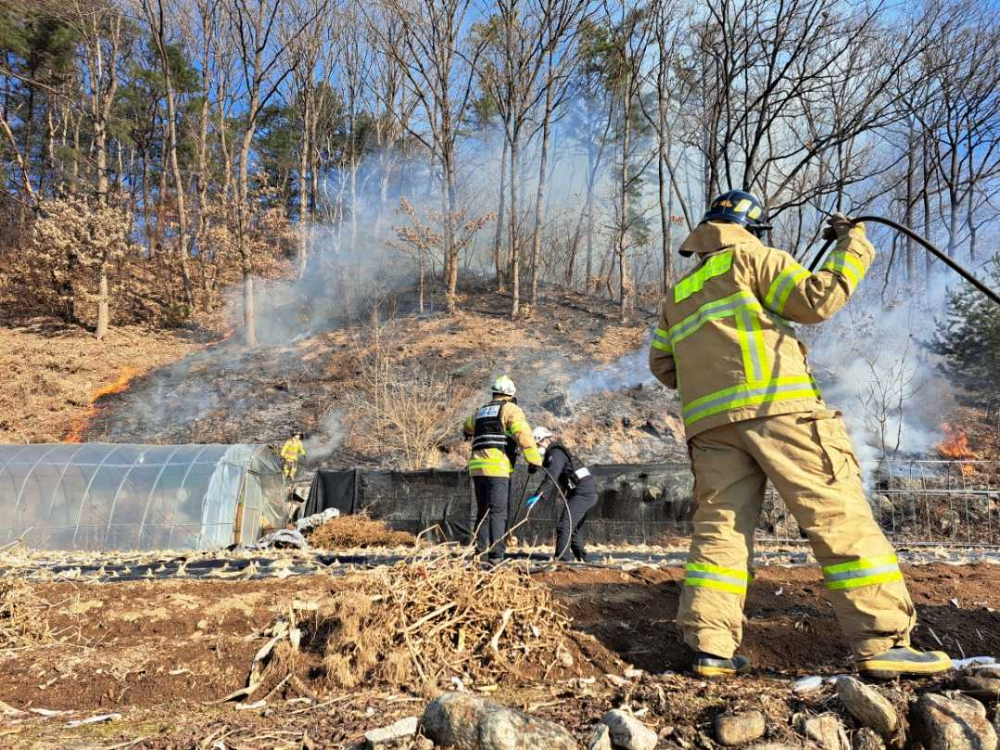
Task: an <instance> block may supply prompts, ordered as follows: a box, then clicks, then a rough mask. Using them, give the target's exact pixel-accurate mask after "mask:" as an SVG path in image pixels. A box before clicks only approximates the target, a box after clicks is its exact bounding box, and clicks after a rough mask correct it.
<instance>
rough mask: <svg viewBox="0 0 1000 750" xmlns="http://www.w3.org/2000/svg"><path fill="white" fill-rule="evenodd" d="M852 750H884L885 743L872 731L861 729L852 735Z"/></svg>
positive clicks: (866, 728) (865, 728)
mask: <svg viewBox="0 0 1000 750" xmlns="http://www.w3.org/2000/svg"><path fill="white" fill-rule="evenodd" d="M852 750H885V741H884V740H883V739H882V738H881V737H880V736H879V735H878V733H877V732H875V731H874V730H872V729H869V728H868V727H861V729H859V730H858V731H857V732H855V733H854V744H853V745H852Z"/></svg>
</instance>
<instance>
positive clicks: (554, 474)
mask: <svg viewBox="0 0 1000 750" xmlns="http://www.w3.org/2000/svg"><path fill="white" fill-rule="evenodd" d="M532 437H534V438H535V442H536V443H538V447H539V448H540V449H541V450H542V451H543V452H544V454H545V460H544V462H543V464H542V470H543V471H544V472H545V477H544V478H543V479H542V483H541V484H540V485H539V487H538V490H537V491H536V492H535V494H534V495H533V496H532V497H529V498H528V501H527V506H528V509H529V510H530V509H531V508H533V507H534V506H535V504H536V503H538V501H539V500H541V499H543V498H546V497H548V498H550V499H551V500H552V501H553V502H555V503H556V507H557V508H560V509H561V511H560V513H559V520H558V522H557V523H556V554H555V559H556V560H562V561H564V562H572V561H573V560H574V559H576V560H578V561H580V562H585V561H586V559H587V553H586V551H585V550H584V548H583V522H584V521H585V520H586V519H587V513H589V512H590V511H591V509H593V507H594V506H595V505H597V483H596V482H595V481H594V477H592V476H591V475H590V469H588V468H587V467H586V466H584V465H583V464H582V463H581V462H580V461H579V460H578V459H577V458H576V457H575V456H574V455H573V454H572V453H570V452H569V449H568V448H567V447H566V446H565V445H563V444H562V443H561V442H559V441H558V440H557V439H556V438H555V436H553V434H552V433H551V432H549V431H548V430H547V429H545V428H544V427H536V428H535V430H534V432H533V433H532Z"/></svg>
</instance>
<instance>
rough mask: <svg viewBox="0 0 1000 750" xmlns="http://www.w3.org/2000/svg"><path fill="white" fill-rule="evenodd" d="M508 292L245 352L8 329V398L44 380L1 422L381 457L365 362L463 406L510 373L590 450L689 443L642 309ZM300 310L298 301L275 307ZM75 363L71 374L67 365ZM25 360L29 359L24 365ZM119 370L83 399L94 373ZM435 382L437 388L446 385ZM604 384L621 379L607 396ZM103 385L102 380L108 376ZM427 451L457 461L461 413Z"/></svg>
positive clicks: (323, 457)
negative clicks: (14, 374) (519, 310)
mask: <svg viewBox="0 0 1000 750" xmlns="http://www.w3.org/2000/svg"><path fill="white" fill-rule="evenodd" d="M509 304H510V300H509V297H506V296H504V295H501V294H496V293H492V292H489V291H487V290H486V289H484V288H473V289H469V290H468V291H467V292H466V293H465V294H464V296H463V298H462V299H461V300H460V302H459V311H458V312H457V313H455V314H453V315H447V314H444V313H439V312H435V313H425V314H418V313H416V312H400V311H405V310H413V309H415V307H416V302H415V300H414V299H413V298H412V297H411V296H410V295H408V294H402V295H398V296H396V297H394V298H393V299H391V300H390V301H389V302H388V303H386V304H385V305H383V309H382V310H381V311H380V314H379V316H378V322H377V324H376V323H373V322H372V318H371V317H370V316H366V317H365V318H364V319H360V320H359V319H354V320H349V321H346V322H341V323H338V324H337V325H336V326H333V325H331V326H329V327H328V328H327V329H326V330H313V331H306V332H296V331H294V330H289V332H288V335H287V336H285V337H279V340H280V339H281V338H284V341H285V342H284V343H281V344H278V345H271V346H262V347H260V348H257V349H254V350H247V349H246V348H244V347H242V346H241V345H240V344H239V342H238V340H237V339H238V336H235V335H234V336H232V337H230V338H225V339H222V340H217V341H215V342H214V343H197V342H195V341H192V340H189V339H188V338H185V337H182V336H179V335H174V334H162V335H154V334H152V333H150V332H145V331H138V330H130V329H125V330H119V331H116V332H115V333H114V334H113V336H112V338H111V340H110V341H108V342H106V343H105V344H104V345H101V344H98V343H97V342H95V341H93V340H91V339H90V338H89V337H87V335H86V334H85V333H84V332H65V331H64V332H61V333H59V334H58V335H56V336H54V337H53V338H51V339H49V338H44V337H43V334H41V333H36V332H31V331H28V330H26V329H13V330H8V331H6V332H4V335H5V336H6V337H7V340H8V341H10V342H11V345H12V346H13V347H14V351H15V352H17V353H15V354H14V355H12V356H10V357H8V358H5V360H4V362H5V364H4V367H5V368H8V369H10V368H14V367H19V368H21V369H26V370H27V371H29V375H28V376H27V379H25V378H24V377H22V379H21V381H19V382H20V385H18V386H17V387H15V388H11V387H8V386H7V385H5V386H3V394H2V398H4V399H6V400H7V402H14V401H17V400H18V399H22V400H24V393H25V392H27V391H28V390H30V385H28V384H30V383H31V382H33V380H32V379H33V378H34V379H38V378H41V379H42V381H44V382H45V383H49V384H51V383H53V382H55V383H59V388H58V389H57V390H52V387H51V385H50V386H47V387H46V388H47V390H45V389H43V390H45V393H46V394H47V395H46V396H45V397H44V399H43V400H42V401H39V400H38V399H28V401H30V403H25V404H24V408H23V410H22V413H21V414H20V416H18V417H17V418H16V420H15V422H16V423H17V424H26V423H32V422H33V421H35V420H36V419H37V416H38V415H39V414H41V413H45V414H46V415H47V416H46V420H45V425H46V427H45V429H37V430H31V431H23V430H22V431H18V432H13V431H11V430H10V428H6V429H7V432H5V433H3V434H2V435H0V439H2V440H6V441H8V442H20V441H23V440H27V441H33V442H37V441H41V440H54V439H60V438H65V437H66V436H67V435H68V434H70V433H71V432H73V431H74V424H75V423H76V422H78V421H79V420H80V419H81V418H83V420H84V424H85V425H86V427H85V429H83V430H81V431H80V432H81V435H80V437H82V438H83V439H86V440H92V441H108V442H136V443H182V442H223V443H233V442H267V443H273V444H275V443H280V442H281V441H282V440H284V438H285V437H286V436H287V434H288V432H289V431H290V430H292V429H302V430H304V431H305V432H306V433H307V436H309V437H310V440H309V441H308V442H307V447H308V448H310V453H311V456H310V461H309V462H307V464H306V468H309V467H310V466H314V465H317V464H322V465H334V466H337V465H355V464H359V463H360V464H366V465H385V464H386V463H387V461H386V457H385V456H384V455H380V454H379V450H378V448H377V446H373V444H372V440H371V439H368V438H370V436H366V435H365V434H363V430H362V429H361V422H360V421H359V418H358V410H359V408H360V409H363V408H365V407H367V406H370V404H366V399H367V400H370V398H371V395H372V392H371V386H372V378H373V368H375V367H376V366H379V367H383V366H384V367H387V368H391V369H392V371H393V372H394V373H395V376H394V377H396V378H403V379H406V378H408V377H411V376H412V377H413V378H415V379H418V380H420V382H424V381H429V382H428V385H429V387H430V390H427V389H426V388H425V390H424V392H426V393H432V392H433V393H432V395H431V396H429V397H428V398H435V399H436V398H444V400H446V401H449V402H451V403H450V404H448V408H450V409H453V411H454V414H455V415H456V417H457V415H459V414H464V413H466V412H467V411H469V410H471V409H473V408H475V406H477V405H478V404H479V403H481V402H482V401H483V400H484V399H485V398H487V397H488V393H487V390H486V389H487V387H488V383H489V381H490V380H491V379H492V377H494V376H495V375H496V374H499V373H506V374H508V375H510V376H511V377H513V378H514V379H515V380H516V381H517V383H518V386H519V389H520V390H519V402H520V404H521V405H522V406H523V407H524V409H525V411H526V412H527V414H528V417H529V420H531V421H532V423H533V424H544V425H546V426H548V427H550V428H553V429H557V430H559V431H560V432H562V433H563V435H564V437H565V439H566V440H567V442H568V443H569V444H571V445H576V446H577V447H578V448H579V449H580V451H581V452H582V454H583V455H584V456H585V457H586V459H587V460H589V461H592V462H611V461H648V460H654V459H664V458H671V457H680V456H683V455H684V450H683V446H682V438H681V437H680V434H681V424H680V421H679V420H678V418H677V404H676V400H675V398H674V396H673V395H672V394H671V393H670V392H669V391H667V390H666V389H663V388H661V387H659V386H658V385H656V386H651V384H650V377H649V374H648V370H647V368H646V353H645V347H646V344H645V337H646V335H647V331H648V329H649V325H650V323H651V322H652V318H651V317H649V316H648V315H645V314H641V315H640V316H639V317H638V318H637V320H636V321H635V322H634V324H633V325H622V324H620V323H619V322H618V320H617V307H616V306H615V305H614V304H613V303H610V302H608V301H606V300H601V299H598V298H592V297H587V296H585V295H580V294H576V293H572V292H563V291H551V292H549V293H547V294H546V295H545V298H544V300H543V301H542V303H541V304H540V305H539V306H538V307H537V308H536V309H535V310H534V313H533V315H532V317H531V318H528V319H524V320H518V321H513V320H511V319H510V318H509V317H508V316H507V309H508V307H509ZM278 317H280V318H282V319H283V320H291V321H294V320H296V319H297V315H296V311H295V310H286V309H282V310H280V311H277V313H275V315H274V318H278ZM65 361H69V362H71V363H72V364H71V365H70V367H72V368H76V370H77V371H78V372H79V373H80V375H79V376H77V377H76V378H75V379H72V380H70V381H65V382H63V381H64V380H65V379H64V378H63V373H64V370H65V369H66V368H65V367H64V366H63V362H65ZM27 362H30V363H32V364H31V365H30V366H28V365H23V364H18V363H27ZM119 379H120V380H122V381H123V382H122V384H121V385H122V386H123V389H122V390H121V391H120V392H107V393H105V394H104V395H101V397H100V398H99V399H98V400H97V401H96V402H95V403H94V405H93V407H91V406H90V398H89V397H90V396H92V395H94V394H95V392H98V391H95V389H100V388H101V386H107V385H109V384H114V383H115V381H117V380H119ZM441 389H444V390H443V391H442V390H441ZM605 389H611V390H614V391H615V395H614V397H612V398H609V397H608V394H607V392H605ZM107 390H109V391H110V390H111V389H110V388H109V389H107ZM442 443H443V446H442V448H441V449H440V450H438V451H436V452H435V453H434V454H433V455H430V456H428V459H427V461H426V465H428V466H443V467H447V466H454V467H458V466H461V465H463V464H464V461H465V456H466V455H467V444H466V443H464V441H462V440H461V437H460V434H459V424H458V419H456V420H455V423H454V427H453V429H450V430H449V434H448V435H447V436H445V437H444V439H443V440H442Z"/></svg>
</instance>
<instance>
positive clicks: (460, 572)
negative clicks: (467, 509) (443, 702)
mask: <svg viewBox="0 0 1000 750" xmlns="http://www.w3.org/2000/svg"><path fill="white" fill-rule="evenodd" d="M350 582H351V584H352V585H351V587H350V590H348V591H342V592H340V593H338V594H336V595H335V596H334V597H333V598H332V600H331V601H330V602H329V603H328V604H327V605H326V606H324V607H323V608H322V609H321V610H320V611H319V612H318V613H317V617H316V623H315V630H314V632H315V635H314V646H317V647H319V648H321V649H322V650H323V654H324V658H323V668H324V671H325V673H326V678H327V680H328V681H329V683H330V684H331V685H333V686H335V687H339V688H343V689H351V688H353V687H355V686H357V685H360V684H364V685H366V686H369V687H370V686H372V685H375V684H377V685H385V686H391V687H394V688H396V687H400V686H407V687H410V688H413V689H416V690H430V689H433V687H434V686H437V685H440V684H441V683H442V681H444V680H449V679H450V678H452V677H458V678H459V679H462V680H465V681H471V682H474V683H476V684H496V683H497V682H503V683H505V684H529V683H533V682H538V681H542V680H544V679H545V678H546V677H548V676H550V674H551V673H552V671H553V670H554V669H556V670H558V669H559V668H560V667H562V668H566V667H569V666H572V665H573V663H574V662H573V658H572V656H571V654H570V651H569V650H568V647H567V642H566V630H567V628H568V627H569V618H568V617H567V616H566V615H565V614H564V612H563V610H562V608H561V606H560V605H559V604H557V603H556V602H555V600H554V599H553V596H552V593H551V591H550V590H549V589H548V588H547V587H545V586H544V585H542V584H540V583H538V582H536V581H535V580H534V579H533V578H531V577H530V576H529V575H528V574H527V573H526V572H524V571H522V570H518V569H515V568H502V569H499V570H495V571H492V572H489V571H484V570H481V569H479V567H478V566H475V565H471V564H469V561H468V560H457V561H456V560H455V559H453V558H452V559H447V558H442V559H435V560H433V561H431V560H426V561H423V562H420V561H409V562H406V563H400V564H399V565H396V566H394V567H392V568H386V569H383V570H379V571H377V572H376V573H373V574H367V575H363V576H357V577H356V578H354V579H353V580H351V581H350Z"/></svg>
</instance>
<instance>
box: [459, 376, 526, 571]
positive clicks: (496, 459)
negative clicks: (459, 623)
mask: <svg viewBox="0 0 1000 750" xmlns="http://www.w3.org/2000/svg"><path fill="white" fill-rule="evenodd" d="M491 393H492V398H491V399H490V401H489V403H487V404H484V405H483V406H481V407H479V409H477V410H476V412H475V413H474V414H472V415H471V416H470V417H469V418H468V419H467V420H466V421H465V424H464V425H463V426H462V430H463V432H464V433H465V436H466V437H467V438H471V439H472V457H471V458H470V459H469V463H468V466H467V468H468V470H469V474H470V475H471V476H472V485H473V489H474V490H475V493H476V550H477V551H478V552H479V554H480V555H481V556H485V557H486V558H487V559H486V561H487V562H489V563H493V564H496V563H499V562H500V561H502V560H503V554H504V547H505V541H506V540H505V537H506V534H507V501H508V499H509V496H510V475H511V472H512V471H513V470H514V463H515V461H517V454H518V451H520V452H522V453H524V459H525V461H527V462H528V471H529V472H530V473H534V472H535V471H537V470H538V467H540V466H541V465H542V454H541V451H539V450H538V446H537V445H536V444H535V439H534V438H533V437H532V436H531V426H530V425H529V424H528V419H527V417H525V416H524V412H523V411H521V407H519V406H518V405H517V388H516V387H515V385H514V381H513V380H511V379H510V378H509V377H507V376H506V375H501V376H500V377H498V378H497V379H496V380H494V381H493V384H492V387H491Z"/></svg>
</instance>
